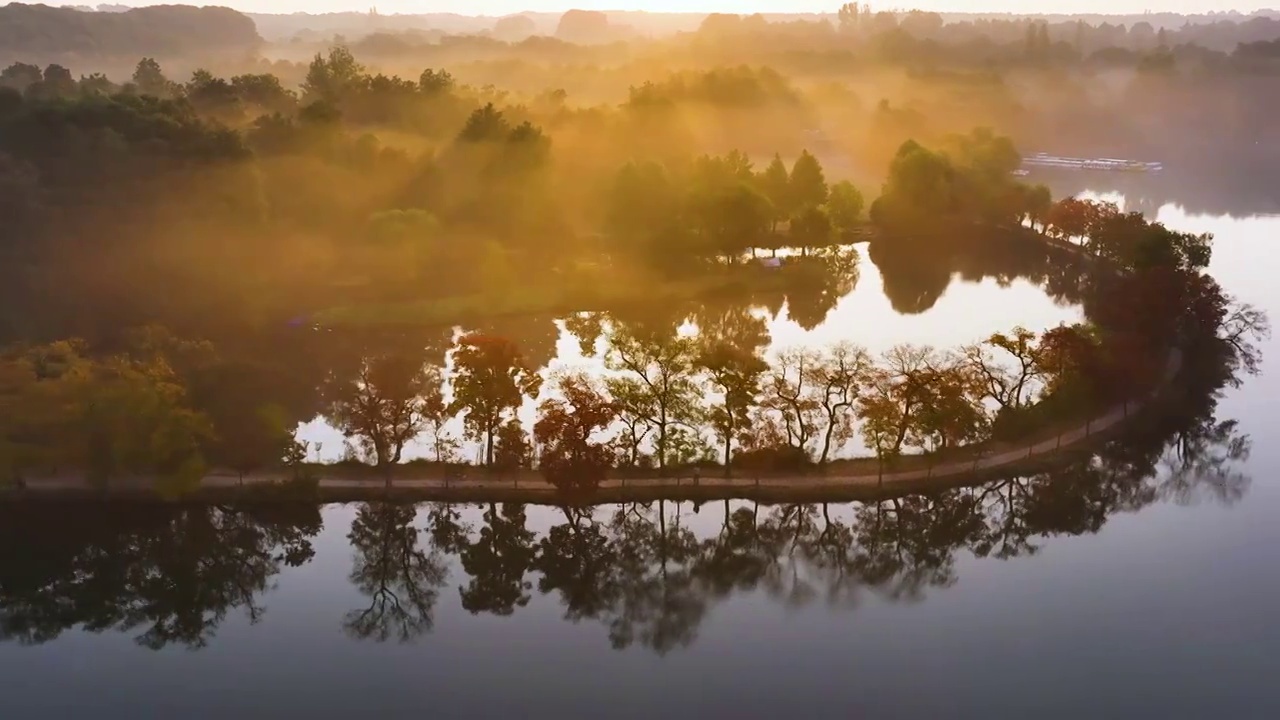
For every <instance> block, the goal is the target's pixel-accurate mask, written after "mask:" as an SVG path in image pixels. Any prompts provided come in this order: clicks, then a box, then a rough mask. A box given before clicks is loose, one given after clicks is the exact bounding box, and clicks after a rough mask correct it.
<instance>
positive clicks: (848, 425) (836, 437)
mask: <svg viewBox="0 0 1280 720" xmlns="http://www.w3.org/2000/svg"><path fill="white" fill-rule="evenodd" d="M870 367H871V357H870V355H868V354H867V351H866V350H865V349H864V348H861V347H858V346H857V345H853V344H851V343H839V344H837V345H835V346H833V347H831V348H830V349H829V350H827V351H826V352H825V353H823V354H822V356H821V359H820V361H819V362H817V363H816V364H814V365H812V366H811V367H810V369H809V372H810V378H811V379H810V381H809V385H810V387H811V388H812V389H813V391H814V392H815V393H816V394H817V397H818V402H819V404H820V405H821V408H822V415H823V423H824V425H825V426H826V430H825V433H824V435H823V438H822V451H821V452H820V453H819V455H818V464H819V465H823V464H826V462H827V460H828V459H829V458H830V457H831V452H832V450H839V447H840V446H841V445H843V444H844V443H846V442H848V441H849V439H850V438H852V437H853V429H854V410H855V408H856V406H857V402H858V395H859V390H860V388H861V385H862V383H863V382H864V381H865V380H866V374H867V371H868V370H869V369H870Z"/></svg>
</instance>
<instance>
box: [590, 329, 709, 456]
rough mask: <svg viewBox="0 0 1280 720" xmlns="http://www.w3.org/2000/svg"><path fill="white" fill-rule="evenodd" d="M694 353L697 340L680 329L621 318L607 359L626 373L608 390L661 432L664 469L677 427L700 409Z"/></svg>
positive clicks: (694, 417)
mask: <svg viewBox="0 0 1280 720" xmlns="http://www.w3.org/2000/svg"><path fill="white" fill-rule="evenodd" d="M695 357H696V345H695V343H694V340H693V339H692V338H689V337H685V336H681V335H679V334H677V333H675V332H671V333H667V332H665V331H662V330H659V331H655V332H637V331H635V330H634V329H632V328H628V327H626V326H624V325H621V324H619V325H617V326H615V327H614V328H613V331H612V332H611V333H610V334H609V351H608V354H607V356H606V363H607V364H608V367H609V368H610V369H611V370H614V371H618V372H622V373H625V375H623V376H621V377H614V378H610V379H609V380H608V381H607V383H608V387H609V392H610V394H611V395H613V397H614V399H615V400H617V401H618V403H619V405H620V409H621V411H622V412H623V413H624V414H633V415H635V416H636V417H638V418H640V419H642V420H643V421H644V422H645V423H646V424H648V425H650V426H652V428H653V429H654V431H655V432H656V433H657V438H656V445H657V455H658V468H659V469H660V470H665V469H666V466H667V465H666V463H667V449H668V448H667V441H668V437H669V435H670V433H671V430H672V428H673V427H674V426H678V425H692V424H695V423H696V420H697V417H698V414H699V406H698V399H699V392H698V385H697V383H696V382H694V359H695Z"/></svg>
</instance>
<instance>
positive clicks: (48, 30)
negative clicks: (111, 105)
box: [0, 3, 262, 63]
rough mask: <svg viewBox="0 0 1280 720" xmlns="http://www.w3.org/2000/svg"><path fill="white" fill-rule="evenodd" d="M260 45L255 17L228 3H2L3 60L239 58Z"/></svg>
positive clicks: (0, 39)
mask: <svg viewBox="0 0 1280 720" xmlns="http://www.w3.org/2000/svg"><path fill="white" fill-rule="evenodd" d="M261 43H262V38H260V37H259V36H258V31H257V29H256V28H255V26H254V24H253V21H252V20H250V19H249V18H248V17H246V16H245V15H242V14H241V13H238V12H236V11H234V10H231V9H229V8H224V7H192V6H189V5H157V6H154V7H144V8H136V9H131V10H127V11H125V12H84V11H82V10H77V9H72V8H60V7H49V6H47V5H24V4H21V3H11V4H9V5H5V6H3V7H0V61H4V62H12V61H14V60H18V59H40V60H44V61H47V62H52V61H54V60H56V59H63V60H64V62H65V61H72V60H76V61H79V62H80V63H94V62H100V61H103V60H108V59H112V58H119V57H132V58H135V59H136V58H137V57H138V56H139V55H157V56H160V57H203V58H209V57H233V56H234V57H241V56H244V55H247V54H251V53H254V52H256V51H257V50H258V47H259V45H260V44H261Z"/></svg>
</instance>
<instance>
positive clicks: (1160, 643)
mask: <svg viewBox="0 0 1280 720" xmlns="http://www.w3.org/2000/svg"><path fill="white" fill-rule="evenodd" d="M1160 218H1161V219H1163V220H1165V221H1166V222H1167V223H1168V224H1169V225H1171V226H1174V227H1177V228H1179V229H1187V230H1197V231H1200V230H1206V231H1213V232H1215V233H1216V234H1217V238H1218V239H1217V243H1216V246H1215V260H1214V265H1213V267H1212V269H1211V270H1212V272H1213V274H1214V275H1215V276H1216V277H1218V278H1219V280H1220V281H1221V282H1222V284H1223V285H1224V286H1225V287H1226V288H1227V289H1228V290H1229V291H1231V292H1232V293H1234V294H1236V295H1238V296H1239V297H1241V298H1242V299H1244V300H1246V301H1249V302H1253V303H1255V304H1257V305H1259V306H1262V307H1264V308H1266V309H1267V310H1268V311H1269V312H1270V313H1271V315H1272V317H1273V319H1274V318H1280V288H1278V287H1277V285H1276V283H1275V280H1274V278H1275V277H1276V270H1277V269H1280V268H1277V264H1278V263H1280V261H1278V260H1276V257H1277V255H1276V253H1275V251H1274V248H1273V247H1272V243H1273V242H1274V240H1273V238H1275V237H1277V231H1280V219H1274V218H1252V219H1241V220H1235V219H1227V218H1207V217H1190V216H1186V215H1183V214H1182V213H1180V212H1179V211H1177V210H1175V209H1172V208H1166V209H1165V210H1163V211H1161V213H1160ZM1265 350H1266V351H1267V360H1266V362H1267V366H1266V369H1269V370H1271V372H1269V373H1265V374H1264V375H1262V376H1260V377H1248V378H1245V379H1244V382H1243V384H1242V385H1241V387H1239V388H1237V389H1228V391H1227V392H1226V394H1225V396H1224V397H1223V398H1222V400H1221V401H1220V403H1219V404H1218V407H1217V410H1216V413H1215V415H1216V417H1217V419H1218V420H1219V421H1222V420H1228V419H1236V420H1238V421H1239V425H1238V427H1237V432H1238V433H1239V434H1247V435H1250V436H1251V437H1252V440H1253V442H1252V452H1251V454H1250V455H1249V456H1248V457H1247V458H1242V459H1240V460H1238V461H1237V462H1234V463H1232V464H1231V466H1230V469H1229V472H1227V473H1226V474H1224V475H1220V476H1216V477H1197V476H1195V474H1194V473H1191V474H1190V475H1187V474H1183V475H1179V474H1177V473H1175V470H1176V469H1177V468H1176V462H1174V460H1173V458H1174V456H1173V454H1172V453H1169V454H1167V455H1168V456H1167V457H1166V460H1168V461H1170V463H1171V464H1170V465H1169V466H1161V467H1160V470H1159V472H1157V473H1156V475H1155V477H1151V478H1140V479H1137V480H1134V479H1125V478H1119V479H1117V478H1114V477H1108V476H1107V475H1106V473H1100V472H1096V471H1095V472H1084V471H1077V472H1074V473H1073V472H1071V471H1064V472H1062V473H1058V474H1054V475H1052V476H1048V477H1038V478H1024V479H1018V480H1016V481H1011V482H1006V483H1001V484H995V485H992V486H988V487H985V488H975V489H971V490H959V491H953V492H951V493H949V494H946V495H942V496H935V497H931V498H917V499H913V500H903V501H900V502H898V503H896V504H895V503H892V502H888V503H882V504H880V505H878V506H875V505H873V506H859V505H849V504H841V505H831V506H829V507H827V508H825V513H824V508H823V507H822V506H820V505H814V506H777V507H760V508H758V509H757V508H756V507H755V506H754V505H753V504H751V503H733V504H731V505H730V506H729V507H728V518H729V521H728V523H726V522H725V516H726V508H725V507H724V506H723V505H720V504H708V505H704V506H702V507H701V508H698V509H696V510H695V508H694V507H693V506H691V505H689V504H684V505H679V506H677V505H674V504H671V503H667V504H663V505H662V506H659V505H658V504H654V505H652V506H650V507H648V508H631V507H623V508H619V507H616V506H610V507H602V508H598V509H596V510H595V511H594V512H593V513H590V514H588V515H581V514H574V513H568V514H566V512H564V511H562V510H561V509H559V508H538V507H525V508H523V510H521V509H520V508H516V507H515V506H501V505H500V506H497V507H496V508H492V509H491V508H488V507H484V508H479V507H476V506H471V507H468V508H452V509H448V508H443V507H432V506H422V507H419V508H417V509H416V511H415V510H414V509H406V508H389V507H379V506H357V505H352V506H329V507H324V508H319V509H316V508H301V509H298V510H295V511H291V512H288V513H285V512H281V511H276V512H272V513H266V512H259V513H257V514H256V515H247V514H245V513H242V512H235V511H233V510H232V509H226V510H225V511H224V510H218V509H194V508H189V509H186V510H183V511H163V512H160V511H144V510H140V509H136V508H135V509H131V510H130V509H124V508H91V509H76V508H61V509H56V510H55V509H50V510H47V511H44V512H43V514H41V513H36V512H34V511H24V510H13V509H10V510H4V516H3V523H4V526H3V527H2V528H0V548H2V550H0V552H3V556H0V635H2V636H3V638H4V640H3V641H2V642H0V718H2V719H3V720H11V719H18V718H23V719H25V718H80V717H86V718H87V717H94V718H97V717H132V718H176V717H181V718H230V717H272V718H275V717H310V718H321V717H323V718H328V717H352V716H357V715H364V716H370V717H385V718H402V717H405V718H407V717H448V718H452V717H504V716H505V717H536V718H542V717H548V718H550V717H574V718H576V717H597V716H609V717H644V718H652V717H660V716H668V717H732V716H738V717H795V718H827V717H830V718H851V717H859V718H861V717H871V718H880V717H889V718H898V717H910V718H915V717H929V718H933V717H938V718H941V717H948V718H950V717H983V718H1019V717H1051V718H1059V717H1061V718H1086V717H1087V718H1111V717H1116V718H1133V717H1152V718H1264V717H1277V716H1280V684H1278V683H1277V682H1276V678H1277V674H1278V672H1280V621H1278V620H1277V619H1276V611H1277V609H1280V571H1278V568H1280V563H1277V560H1276V547H1277V541H1280V523H1277V522H1276V517H1277V514H1280V483H1277V482H1276V475H1277V470H1280V442H1278V441H1280V406H1277V404H1276V402H1277V400H1276V398H1280V372H1275V371H1274V367H1275V363H1276V362H1280V352H1277V350H1280V348H1278V347H1277V343H1276V342H1274V341H1273V342H1271V343H1269V344H1268V345H1267V347H1266V348H1265Z"/></svg>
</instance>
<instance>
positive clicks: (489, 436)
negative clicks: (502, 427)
mask: <svg viewBox="0 0 1280 720" xmlns="http://www.w3.org/2000/svg"><path fill="white" fill-rule="evenodd" d="M493 430H494V427H493V423H489V427H488V428H487V430H486V432H485V435H486V438H485V451H484V466H485V467H486V468H490V469H492V468H493Z"/></svg>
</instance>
